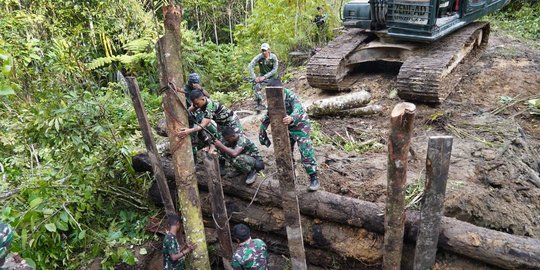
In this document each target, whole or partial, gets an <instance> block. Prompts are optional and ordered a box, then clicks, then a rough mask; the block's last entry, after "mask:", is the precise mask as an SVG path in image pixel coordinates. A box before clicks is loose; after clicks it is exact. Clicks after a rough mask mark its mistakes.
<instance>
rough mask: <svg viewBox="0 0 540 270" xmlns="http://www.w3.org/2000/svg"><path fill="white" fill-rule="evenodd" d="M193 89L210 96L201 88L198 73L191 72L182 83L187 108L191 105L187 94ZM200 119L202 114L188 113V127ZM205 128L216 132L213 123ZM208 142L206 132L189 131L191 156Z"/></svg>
mask: <svg viewBox="0 0 540 270" xmlns="http://www.w3.org/2000/svg"><path fill="white" fill-rule="evenodd" d="M195 90H200V91H202V92H203V94H204V95H205V96H206V97H210V94H208V92H207V91H206V90H204V89H203V88H202V86H201V78H200V77H199V74H197V73H191V74H189V76H188V81H187V83H186V84H185V85H184V95H185V96H186V105H187V107H188V108H189V107H191V105H192V104H191V99H190V98H189V96H190V95H191V93H192V92H193V91H195ZM202 119H203V115H202V114H195V113H190V116H189V119H188V121H189V127H190V128H193V127H194V126H195V124H198V123H201V121H202ZM207 129H208V130H209V131H211V132H212V133H217V127H216V125H215V124H213V123H210V124H209V125H208V127H207ZM208 143H209V138H208V134H206V132H204V131H201V132H194V133H191V144H192V145H193V146H192V151H193V156H195V157H196V156H197V150H198V149H200V148H203V147H205V146H207V145H208Z"/></svg>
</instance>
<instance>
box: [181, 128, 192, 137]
mask: <svg viewBox="0 0 540 270" xmlns="http://www.w3.org/2000/svg"><path fill="white" fill-rule="evenodd" d="M192 132H193V130H192V129H191V128H184V129H182V130H180V132H179V133H178V137H179V138H180V139H183V138H185V137H187V136H188V135H189V134H191V133H192Z"/></svg>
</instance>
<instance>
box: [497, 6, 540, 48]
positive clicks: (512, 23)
mask: <svg viewBox="0 0 540 270" xmlns="http://www.w3.org/2000/svg"><path fill="white" fill-rule="evenodd" d="M538 14H540V3H538V2H536V3H534V4H532V3H520V4H519V5H513V6H510V7H509V8H507V9H505V11H500V12H497V13H495V14H493V15H490V16H489V17H488V18H489V21H490V22H491V23H492V24H493V26H494V27H495V28H496V29H502V30H503V31H505V32H506V33H508V34H509V35H511V36H514V37H518V38H525V39H529V40H532V41H538V40H540V16H538ZM533 44H536V45H538V42H534V43H533Z"/></svg>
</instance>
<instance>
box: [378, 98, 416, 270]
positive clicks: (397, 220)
mask: <svg viewBox="0 0 540 270" xmlns="http://www.w3.org/2000/svg"><path fill="white" fill-rule="evenodd" d="M415 111H416V106H414V104H412V103H407V102H402V103H399V104H397V105H396V106H395V107H394V109H393V110H392V113H391V115H390V138H389V142H388V176H387V179H388V185H387V189H386V207H385V215H384V230H385V233H384V256H383V269H385V270H390V269H400V265H401V254H402V250H403V233H404V225H405V184H406V182H407V156H408V154H409V146H410V143H411V135H412V129H413V123H414V115H415Z"/></svg>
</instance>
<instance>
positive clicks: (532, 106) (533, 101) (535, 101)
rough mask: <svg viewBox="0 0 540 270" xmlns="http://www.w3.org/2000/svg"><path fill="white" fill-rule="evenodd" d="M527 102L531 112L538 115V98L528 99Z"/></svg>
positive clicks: (539, 106) (539, 107) (539, 109)
mask: <svg viewBox="0 0 540 270" xmlns="http://www.w3.org/2000/svg"><path fill="white" fill-rule="evenodd" d="M527 104H529V109H530V113H531V114H534V115H540V98H537V99H530V100H528V101H527Z"/></svg>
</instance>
